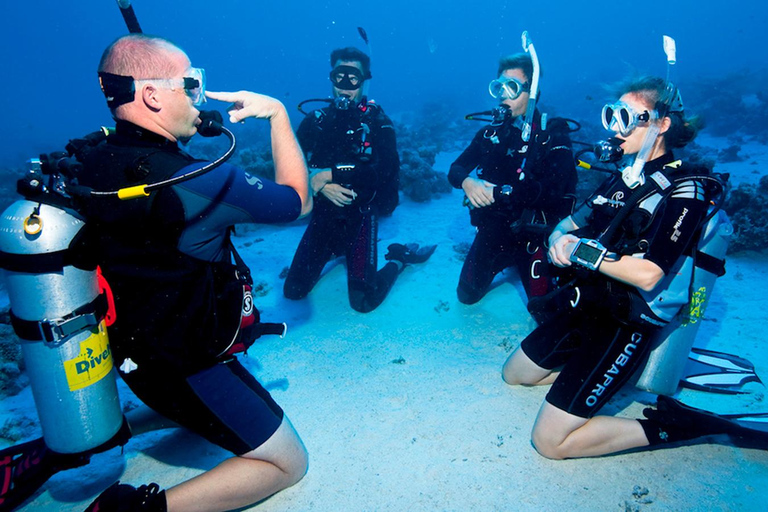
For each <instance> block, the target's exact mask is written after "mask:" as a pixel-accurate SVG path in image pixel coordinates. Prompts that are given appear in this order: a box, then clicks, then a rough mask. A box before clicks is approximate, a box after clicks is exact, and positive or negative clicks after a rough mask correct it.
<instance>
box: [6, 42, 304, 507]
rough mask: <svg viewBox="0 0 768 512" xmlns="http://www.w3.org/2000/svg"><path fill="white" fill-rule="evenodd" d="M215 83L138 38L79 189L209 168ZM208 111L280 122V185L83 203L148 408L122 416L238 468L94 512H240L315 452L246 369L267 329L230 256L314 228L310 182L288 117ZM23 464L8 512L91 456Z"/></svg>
mask: <svg viewBox="0 0 768 512" xmlns="http://www.w3.org/2000/svg"><path fill="white" fill-rule="evenodd" d="M204 77H205V75H204V73H203V72H202V70H201V69H199V68H193V67H191V63H190V60H189V58H188V57H187V55H186V54H185V53H184V52H183V51H182V50H181V49H180V48H178V47H177V46H175V45H173V44H172V43H170V42H168V41H166V40H164V39H161V38H157V37H152V36H146V35H143V34H131V35H128V36H124V37H122V38H120V39H118V40H117V41H115V42H114V43H113V44H112V45H110V47H109V48H107V50H106V51H105V52H104V55H103V57H102V60H101V63H100V65H99V79H100V81H101V83H102V88H103V91H104V94H105V96H106V97H107V103H108V105H109V107H110V109H111V111H112V114H113V116H114V118H115V120H116V123H117V124H116V131H115V133H110V134H109V135H104V134H102V135H101V138H99V139H95V138H93V137H92V136H89V137H87V138H86V139H84V140H83V141H73V142H72V143H71V144H72V145H73V146H78V147H79V148H80V149H78V150H76V151H75V153H74V156H76V158H77V160H78V161H79V162H80V163H81V164H82V169H81V170H80V171H79V173H78V180H79V184H80V185H81V186H85V187H90V188H92V189H94V190H96V191H105V190H115V189H125V188H132V187H136V186H137V185H140V184H143V183H144V184H145V183H152V184H158V182H160V181H164V180H168V179H172V178H173V177H180V176H184V175H185V174H187V173H191V172H194V171H195V170H199V169H200V168H201V167H203V166H205V165H207V163H206V162H204V161H202V160H198V159H195V158H193V157H191V156H190V155H188V154H187V153H185V152H184V151H182V149H181V148H180V147H179V142H180V141H184V140H188V139H189V138H191V137H192V136H193V135H195V134H196V133H197V132H198V131H199V130H200V125H201V121H202V120H201V119H200V118H199V117H198V116H199V114H200V112H199V111H198V110H197V109H196V108H195V107H196V106H199V105H200V104H202V103H203V102H204V101H205V96H206V93H205V78H204ZM207 96H208V97H210V98H213V99H217V100H221V101H226V102H227V103H229V104H231V105H232V106H231V109H230V120H231V121H232V122H237V121H241V120H244V119H246V118H256V119H267V120H269V123H270V126H271V138H272V148H273V150H274V152H275V162H276V165H275V182H271V181H268V180H256V181H253V180H247V179H246V175H245V173H244V172H243V171H242V170H240V169H238V168H236V167H234V166H231V165H228V164H224V165H220V166H218V167H215V169H213V170H212V172H209V173H208V174H206V175H205V176H200V177H197V178H195V179H192V180H189V181H185V182H180V183H178V184H174V185H173V186H167V187H165V188H159V189H156V190H154V191H152V192H148V193H147V197H139V198H136V199H133V200H128V201H122V200H120V199H118V198H117V197H116V196H107V197H98V198H91V199H89V200H87V201H86V200H85V199H82V200H83V201H84V203H83V204H80V205H79V208H78V209H79V210H81V213H82V214H83V215H84V217H85V218H86V219H87V222H86V225H85V227H84V230H87V231H89V232H90V233H89V236H87V237H83V239H82V240H81V241H82V242H84V243H85V245H86V246H87V249H88V250H87V254H89V255H93V256H96V260H97V262H98V263H99V265H100V266H101V269H102V271H103V276H104V277H105V278H106V280H107V281H108V282H109V283H110V285H111V288H112V290H113V291H114V299H115V313H116V319H115V322H114V324H113V325H112V326H111V327H110V331H109V337H110V345H111V348H112V353H113V356H114V358H115V367H117V368H119V373H120V375H121V377H122V379H123V380H124V381H125V383H126V384H127V385H128V386H129V387H130V388H131V390H132V391H134V393H135V394H136V396H137V397H138V398H139V399H140V400H141V401H142V402H144V403H145V404H146V405H147V406H149V407H143V408H142V407H140V408H137V409H135V410H133V411H131V412H129V413H127V414H126V418H127V422H128V424H129V425H130V429H131V432H132V433H133V434H134V435H137V434H140V433H142V432H146V431H149V430H154V429H158V428H165V427H179V426H182V427H185V428H187V429H188V430H190V431H192V432H194V433H196V434H198V435H200V436H201V437H203V438H205V439H206V440H208V441H210V442H211V443H213V444H215V445H217V446H220V447H221V448H223V449H225V450H227V451H228V452H230V454H231V455H230V456H229V457H226V458H224V457H222V461H221V463H220V464H218V465H217V466H216V467H214V468H210V469H209V470H208V471H205V472H204V473H202V474H200V475H197V476H196V477H195V478H191V479H188V480H186V481H183V482H176V484H177V485H174V486H172V487H169V488H168V489H166V490H161V489H160V487H159V486H158V485H157V484H154V483H152V484H149V485H141V486H139V487H138V488H136V487H133V486H132V485H128V484H127V483H115V484H113V485H112V486H110V487H109V488H108V489H107V490H105V491H104V492H103V493H101V495H100V496H99V497H98V498H96V500H95V501H94V502H93V503H92V504H91V505H90V506H89V507H88V509H87V510H89V511H97V510H98V511H101V512H115V511H116V512H136V511H147V512H165V511H166V510H171V511H173V510H203V509H204V510H232V509H240V508H242V507H246V506H248V505H250V504H253V503H255V502H258V501H261V500H263V499H265V498H266V497H268V496H270V495H272V494H274V493H276V492H278V491H280V490H282V489H285V488H287V487H289V486H291V485H293V484H295V483H296V482H297V481H299V480H300V479H301V478H302V477H303V476H304V474H305V472H306V471H307V464H308V462H307V453H306V449H305V448H304V445H303V443H302V441H301V439H300V438H299V436H298V434H297V433H296V431H295V430H294V428H293V426H292V425H291V423H290V421H289V420H288V417H287V415H285V414H284V412H283V410H282V409H281V407H280V406H279V405H278V404H277V403H276V402H275V401H274V399H273V398H272V397H271V396H270V394H269V392H268V391H267V390H266V389H264V388H263V387H262V386H261V385H260V384H259V383H258V382H257V381H256V379H255V378H254V377H253V376H252V375H251V374H250V373H249V372H248V370H247V369H246V368H245V367H244V366H242V364H240V362H239V361H238V359H237V353H238V352H242V351H243V350H244V349H245V348H246V347H248V346H250V345H251V344H252V343H253V341H254V340H255V338H256V336H257V334H258V332H257V328H258V320H257V319H256V318H255V316H256V313H255V312H254V308H253V307H252V302H251V295H250V288H249V287H248V283H247V282H248V278H247V277H246V276H247V275H248V274H249V272H248V270H247V267H245V265H244V263H242V262H241V261H239V259H238V258H237V257H235V261H237V263H238V264H237V265H235V264H234V263H233V262H232V259H233V257H234V254H233V250H234V247H233V245H232V242H231V241H230V232H231V228H232V226H233V225H234V224H236V223H238V224H239V223H244V222H245V223H277V222H289V221H291V220H295V219H297V218H298V217H299V216H301V215H302V214H306V213H308V212H309V210H310V209H311V207H312V197H311V195H310V194H309V187H308V179H307V170H306V166H305V163H304V159H303V156H302V154H301V149H300V148H299V145H298V142H297V141H296V138H295V136H294V134H293V130H292V129H291V124H290V119H289V118H288V114H287V112H286V110H285V107H284V106H283V105H282V103H280V102H279V101H277V100H275V99H273V98H270V97H267V96H263V95H259V94H255V93H252V92H246V91H240V92H237V93H221V92H219V93H210V92H209V93H207ZM89 141H90V142H89ZM80 142H88V143H85V144H82V145H81V144H80ZM147 188H148V187H147ZM83 253H86V251H84V252H83ZM78 350H79V349H78ZM89 350H90V349H89ZM149 408H151V410H150V409H149ZM127 437H128V436H127V435H126V436H125V438H124V439H121V440H119V441H118V443H119V444H125V442H126V440H127ZM25 448H26V450H25V451H23V452H21V453H18V454H16V455H17V457H16V458H15V459H12V458H11V457H10V456H2V457H0V510H5V506H6V505H7V504H8V503H9V501H6V499H7V498H8V497H9V495H10V496H11V498H12V499H14V500H16V502H18V500H19V499H24V498H26V497H27V496H28V495H30V494H32V493H33V492H34V491H35V490H36V489H37V488H38V487H39V486H40V485H42V483H44V482H45V481H46V480H47V479H48V478H49V477H50V476H51V475H52V474H53V473H55V472H56V471H59V470H63V469H67V468H69V467H74V466H77V465H82V464H84V463H86V462H87V461H88V456H89V454H85V455H84V456H83V457H82V458H75V459H73V457H72V456H67V457H63V456H61V455H57V454H53V453H52V452H51V451H50V450H46V448H45V445H44V443H43V442H42V440H39V441H35V442H33V443H30V444H27V445H25ZM75 455H78V454H75ZM22 490H23V491H24V494H21V491H22ZM9 491H10V493H9ZM16 495H20V497H19V498H17V496H16Z"/></svg>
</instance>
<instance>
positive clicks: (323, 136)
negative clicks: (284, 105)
mask: <svg viewBox="0 0 768 512" xmlns="http://www.w3.org/2000/svg"><path fill="white" fill-rule="evenodd" d="M305 122H309V123H311V125H312V130H311V131H309V132H307V131H304V130H302V128H301V127H300V128H299V131H298V132H297V135H298V137H299V141H300V142H301V144H302V146H303V147H304V149H305V150H307V148H310V150H309V151H308V154H307V160H308V163H309V165H310V167H314V168H331V169H332V170H334V183H339V184H340V185H344V186H346V187H348V188H352V189H354V190H355V192H357V194H358V200H357V203H359V204H360V205H364V204H368V203H373V204H375V205H376V207H377V209H378V213H379V214H380V215H389V214H391V213H392V212H393V211H394V210H395V208H396V207H397V205H398V203H399V193H398V191H399V186H400V165H399V160H398V159H396V147H395V144H396V143H395V135H394V125H393V123H392V121H391V119H389V117H388V116H387V115H386V114H385V113H384V110H383V109H382V108H381V107H380V106H379V105H378V104H377V103H375V102H373V101H368V100H365V101H364V102H361V103H359V104H358V105H357V106H355V107H352V108H349V109H344V110H341V109H338V108H336V107H333V106H330V107H326V108H322V109H318V110H314V111H312V112H310V113H309V114H308V117H307V119H306V120H305ZM386 130H391V144H392V148H386V147H385V144H388V143H390V142H389V141H384V140H383V139H384V138H385V133H386V132H385V131H386ZM307 139H311V140H307ZM387 149H391V150H392V151H393V152H394V155H395V160H394V161H393V162H390V164H391V167H392V168H391V169H389V168H387V169H382V168H381V167H380V159H381V154H380V152H382V151H386V150H387ZM340 168H341V169H340ZM337 169H340V170H338V171H337ZM377 169H378V171H379V172H380V173H382V172H383V173H386V174H383V175H374V174H372V173H375V172H376V170H377ZM345 171H346V172H345ZM318 204H319V205H320V206H321V208H322V203H318Z"/></svg>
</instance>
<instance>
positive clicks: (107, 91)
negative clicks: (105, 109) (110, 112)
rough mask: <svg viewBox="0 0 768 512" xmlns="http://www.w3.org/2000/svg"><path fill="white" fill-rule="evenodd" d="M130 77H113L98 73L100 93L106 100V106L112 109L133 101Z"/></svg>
mask: <svg viewBox="0 0 768 512" xmlns="http://www.w3.org/2000/svg"><path fill="white" fill-rule="evenodd" d="M133 82H134V80H133V77H132V76H123V75H114V74H112V73H106V72H101V73H99V83H100V84H101V91H102V92H103V93H104V96H105V97H106V98H107V105H108V106H109V108H111V109H114V108H117V107H119V106H120V105H125V104H126V103H130V102H132V101H133V98H134V95H135V93H136V86H135V85H134V83H133Z"/></svg>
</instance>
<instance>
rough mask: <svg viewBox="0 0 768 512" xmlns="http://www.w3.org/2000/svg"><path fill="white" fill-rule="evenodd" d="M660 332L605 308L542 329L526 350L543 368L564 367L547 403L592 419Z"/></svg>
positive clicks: (532, 336) (580, 312)
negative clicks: (623, 319)
mask: <svg viewBox="0 0 768 512" xmlns="http://www.w3.org/2000/svg"><path fill="white" fill-rule="evenodd" d="M656 330H657V328H655V327H650V326H636V325H631V324H629V323H624V322H621V321H619V320H617V319H615V318H614V317H613V316H612V315H611V314H610V312H608V311H606V310H605V309H602V308H601V309H597V308H595V309H592V310H584V309H579V310H576V311H571V312H568V313H564V314H562V315H560V316H558V317H557V318H555V319H553V320H551V321H548V322H545V323H544V324H542V325H540V326H539V327H538V328H536V329H535V330H534V331H533V332H532V333H531V334H530V335H528V337H527V338H525V339H524V340H523V342H522V345H521V347H522V349H523V352H524V353H525V355H527V356H528V357H529V358H530V359H531V360H532V361H533V362H534V363H536V364H537V365H539V366H540V367H542V368H545V369H548V370H554V369H557V368H561V367H562V369H561V371H560V375H558V377H557V379H556V380H555V382H554V383H553V384H552V387H551V388H550V390H549V393H547V398H546V400H547V402H549V403H550V404H552V405H554V406H555V407H557V408H558V409H561V410H563V411H565V412H567V413H570V414H573V415H575V416H579V417H581V418H591V417H592V416H594V415H595V414H596V413H597V412H598V411H599V410H600V409H601V408H602V407H603V405H605V403H606V402H608V400H609V399H610V398H611V397H612V396H613V395H615V394H616V392H617V391H618V390H619V389H620V388H621V387H622V386H623V385H624V383H626V382H627V380H628V379H629V377H631V376H632V374H633V373H634V371H635V370H636V369H637V367H638V365H640V364H641V363H642V362H643V360H644V356H645V354H646V353H647V351H648V349H649V347H650V341H651V337H652V335H653V334H654V333H655V332H656Z"/></svg>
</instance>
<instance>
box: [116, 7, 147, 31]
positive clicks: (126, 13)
mask: <svg viewBox="0 0 768 512" xmlns="http://www.w3.org/2000/svg"><path fill="white" fill-rule="evenodd" d="M117 6H118V7H120V14H122V15H123V20H125V26H126V27H128V32H130V33H131V34H141V33H142V30H141V26H140V25H139V20H138V18H136V13H135V12H133V6H132V5H131V0H117Z"/></svg>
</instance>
